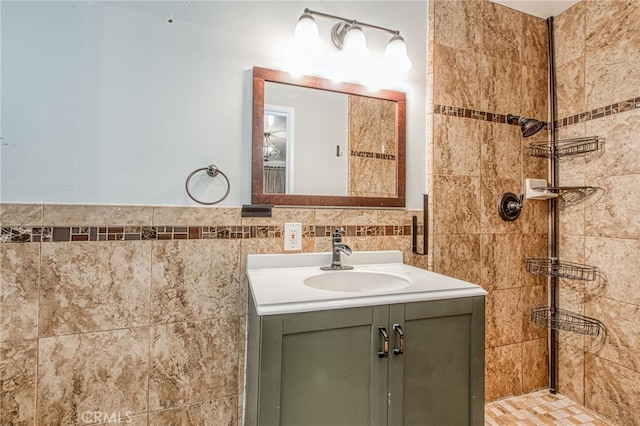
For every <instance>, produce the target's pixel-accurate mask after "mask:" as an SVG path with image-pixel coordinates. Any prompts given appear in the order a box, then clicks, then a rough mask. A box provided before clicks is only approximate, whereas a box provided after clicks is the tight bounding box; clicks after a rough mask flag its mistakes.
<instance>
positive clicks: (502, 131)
mask: <svg viewBox="0 0 640 426" xmlns="http://www.w3.org/2000/svg"><path fill="white" fill-rule="evenodd" d="M458 121H460V120H458ZM478 126H479V129H480V132H481V133H480V138H479V139H480V150H481V155H480V159H481V162H480V163H481V174H482V176H483V177H495V178H498V177H499V178H503V179H513V180H520V177H521V176H522V146H521V143H520V138H521V136H520V130H519V128H518V127H517V126H505V125H502V124H497V123H489V122H479V123H478ZM475 139H476V140H477V139H478V136H475Z"/></svg>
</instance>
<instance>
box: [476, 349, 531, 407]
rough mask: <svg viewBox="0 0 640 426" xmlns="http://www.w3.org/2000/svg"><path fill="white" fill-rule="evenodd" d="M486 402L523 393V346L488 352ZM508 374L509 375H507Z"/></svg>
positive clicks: (489, 350) (488, 350)
mask: <svg viewBox="0 0 640 426" xmlns="http://www.w3.org/2000/svg"><path fill="white" fill-rule="evenodd" d="M485 353H486V372H485V401H495V400H496V399H500V398H503V397H505V396H508V395H520V394H521V393H522V360H523V358H522V344H521V343H517V344H514V345H506V346H498V347H496V348H491V347H489V348H487V350H486V352H485ZM505 372H507V374H505Z"/></svg>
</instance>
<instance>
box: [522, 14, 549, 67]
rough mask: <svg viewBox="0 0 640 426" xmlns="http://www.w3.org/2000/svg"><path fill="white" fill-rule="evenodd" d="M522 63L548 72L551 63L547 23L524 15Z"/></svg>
mask: <svg viewBox="0 0 640 426" xmlns="http://www.w3.org/2000/svg"><path fill="white" fill-rule="evenodd" d="M522 39H523V49H522V63H523V64H524V65H527V66H529V67H534V68H537V69H540V70H544V71H545V72H546V70H547V66H548V63H549V52H548V51H549V48H548V39H547V21H546V20H545V19H542V18H538V17H537V16H533V15H527V14H525V15H524V33H523V36H522Z"/></svg>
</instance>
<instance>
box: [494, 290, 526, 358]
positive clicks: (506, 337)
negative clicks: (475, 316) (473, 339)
mask: <svg viewBox="0 0 640 426" xmlns="http://www.w3.org/2000/svg"><path fill="white" fill-rule="evenodd" d="M522 312H523V306H522V289H521V288H512V289H506V290H493V291H490V292H489V294H488V295H487V305H486V318H487V319H486V345H487V347H488V348H494V347H496V346H503V345H510V344H513V343H519V342H522V336H523V333H522Z"/></svg>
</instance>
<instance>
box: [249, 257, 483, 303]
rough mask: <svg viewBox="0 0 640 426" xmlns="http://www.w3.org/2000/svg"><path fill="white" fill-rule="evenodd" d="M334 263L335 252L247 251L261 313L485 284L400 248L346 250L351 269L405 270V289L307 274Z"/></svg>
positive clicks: (414, 297)
mask: <svg viewBox="0 0 640 426" xmlns="http://www.w3.org/2000/svg"><path fill="white" fill-rule="evenodd" d="M330 263H331V253H297V254H250V255H248V257H247V276H248V278H249V288H250V290H251V294H252V295H253V300H254V301H255V304H256V311H257V313H258V315H277V314H288V313H297V312H310V311H323V310H329V309H341V308H354V307H360V306H375V305H386V304H394V303H406V302H420V301H428V300H442V299H454V298H460V297H471V296H484V295H486V294H487V292H486V291H484V290H483V289H482V287H480V286H478V285H476V284H472V283H469V282H466V281H462V280H459V279H456V278H451V277H448V276H445V275H441V274H436V273H434V272H431V271H427V270H425V269H420V268H416V267H413V266H409V265H405V264H404V263H402V252H400V251H375V252H354V253H353V254H352V255H351V256H345V255H342V264H343V265H352V266H353V267H354V269H353V270H352V271H362V272H378V273H384V274H391V275H396V276H401V277H403V278H405V279H406V280H408V282H409V283H408V285H407V286H406V287H404V288H401V289H393V290H383V291H370V292H343V291H329V290H320V289H315V288H312V287H309V286H307V285H305V284H304V280H305V279H307V278H309V277H311V276H314V275H319V274H332V273H335V271H323V270H320V266H328V265H329V264H330Z"/></svg>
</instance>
